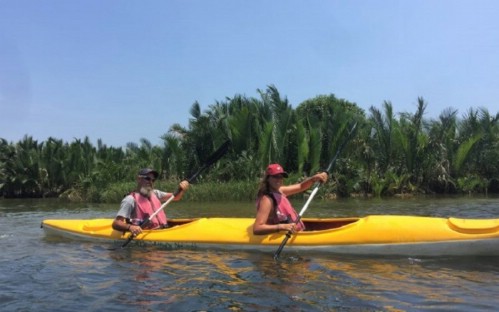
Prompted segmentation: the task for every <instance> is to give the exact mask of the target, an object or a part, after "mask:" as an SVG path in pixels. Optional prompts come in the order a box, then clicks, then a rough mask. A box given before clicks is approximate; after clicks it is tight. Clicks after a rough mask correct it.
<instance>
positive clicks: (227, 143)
mask: <svg viewBox="0 0 499 312" xmlns="http://www.w3.org/2000/svg"><path fill="white" fill-rule="evenodd" d="M230 145H231V141H230V140H227V141H225V143H224V144H222V146H220V147H219V148H218V149H217V150H216V151H215V152H214V153H213V154H211V155H210V157H208V159H207V160H206V161H205V163H204V165H203V166H202V167H201V168H199V170H198V171H197V172H196V173H194V174H193V175H192V176H190V177H189V178H188V179H187V181H189V183H191V182H193V181H194V180H196V178H197V177H198V175H199V174H200V173H201V172H202V171H203V170H205V169H206V168H208V167H209V166H211V165H212V164H214V163H215V162H217V161H218V160H219V159H220V158H222V156H223V155H225V154H226V153H227V151H228V150H229V148H230Z"/></svg>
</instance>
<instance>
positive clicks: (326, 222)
mask: <svg viewBox="0 0 499 312" xmlns="http://www.w3.org/2000/svg"><path fill="white" fill-rule="evenodd" d="M302 221H303V223H304V224H305V232H308V231H324V230H333V229H338V228H341V227H344V226H345V225H349V224H352V223H355V222H357V221H359V218H341V219H302Z"/></svg>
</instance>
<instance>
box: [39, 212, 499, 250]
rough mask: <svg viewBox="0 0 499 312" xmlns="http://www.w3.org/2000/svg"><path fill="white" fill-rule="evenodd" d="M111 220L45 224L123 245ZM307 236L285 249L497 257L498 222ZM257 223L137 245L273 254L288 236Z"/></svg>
mask: <svg viewBox="0 0 499 312" xmlns="http://www.w3.org/2000/svg"><path fill="white" fill-rule="evenodd" d="M112 221H113V220H112V219H93V220H44V221H43V223H42V227H43V228H44V230H45V231H46V232H47V233H48V234H57V235H62V236H66V237H72V238H83V239H87V240H111V241H121V240H126V239H127V238H128V237H129V233H123V232H119V231H115V230H113V229H112V228H111V224H112ZM303 221H304V223H305V226H306V230H305V231H302V232H299V233H296V234H294V235H292V236H291V238H290V239H289V240H288V243H287V245H286V249H306V250H317V251H325V252H333V253H343V254H366V255H372V254H378V255H390V254H404V255H499V219H483V220H480V219H458V218H447V219H446V218H433V217H416V216H386V215H385V216H376V215H373V216H367V217H359V218H330V219H312V218H304V219H303ZM253 222H254V219H253V218H197V219H170V220H169V225H170V227H169V228H166V229H161V230H145V231H144V232H143V233H142V234H140V235H138V236H137V237H136V238H135V239H134V241H136V242H142V243H152V244H165V245H175V246H190V247H196V248H198V247H200V248H201V247H209V248H224V249H257V250H275V249H276V247H278V246H279V245H280V244H281V242H282V240H283V239H284V237H285V234H286V233H285V232H280V233H273V234H269V235H253V232H252V225H253Z"/></svg>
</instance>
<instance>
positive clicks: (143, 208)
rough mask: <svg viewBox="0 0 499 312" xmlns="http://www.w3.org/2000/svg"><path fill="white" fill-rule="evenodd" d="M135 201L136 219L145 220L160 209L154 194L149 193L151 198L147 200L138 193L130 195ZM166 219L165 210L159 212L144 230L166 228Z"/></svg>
mask: <svg viewBox="0 0 499 312" xmlns="http://www.w3.org/2000/svg"><path fill="white" fill-rule="evenodd" d="M131 195H132V196H133V198H134V199H135V204H136V207H135V215H136V218H137V219H140V220H143V221H145V220H147V219H148V218H149V216H151V215H152V214H153V213H154V212H156V210H158V209H159V207H161V202H160V201H159V199H158V196H156V194H155V193H154V192H151V198H147V197H145V196H143V195H141V194H139V193H132V194H131ZM166 224H167V219H166V214H165V210H161V211H160V212H158V214H157V215H156V216H155V217H154V218H153V219H152V220H151V221H150V222H149V223H148V224H147V225H146V226H145V228H146V229H156V228H159V227H163V226H166Z"/></svg>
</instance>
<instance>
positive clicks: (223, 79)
mask: <svg viewBox="0 0 499 312" xmlns="http://www.w3.org/2000/svg"><path fill="white" fill-rule="evenodd" d="M497 16H499V1H495V0H490V1H485V0H469V1H462V0H439V1H433V0H431V1H430V0H428V1H425V0H413V1H405V0H401V1H395V0H383V1H375V0H348V1H347V0H344V1H337V0H310V1H298V0H252V1H242V0H216V1H215V0H175V1H171V0H141V1H139V0H134V1H131V0H119V1H118V0H107V1H101V0H68V1H65V0H0V138H4V139H6V140H7V141H9V142H17V141H19V140H21V139H22V138H23V137H24V136H25V135H28V136H31V137H33V138H34V139H35V140H39V141H40V142H41V141H45V140H47V139H48V138H49V137H54V138H56V139H62V140H64V141H65V142H72V141H74V140H75V139H83V138H85V137H87V136H88V137H89V139H90V140H91V142H93V143H94V144H95V143H96V142H97V139H101V140H102V142H103V143H104V144H106V145H108V146H115V147H120V146H125V145H126V144H127V143H140V140H141V139H147V140H149V141H150V142H151V143H152V144H161V142H162V141H161V136H162V135H163V134H165V133H167V132H168V130H169V129H170V127H171V126H172V125H173V124H175V123H178V124H180V125H182V126H187V125H188V122H189V118H191V116H190V113H189V111H190V108H191V107H192V105H193V103H194V102H196V101H197V102H198V103H199V104H200V106H201V110H202V111H206V110H208V109H209V106H210V105H212V104H215V103H216V102H217V101H218V102H220V101H224V100H225V99H226V98H228V97H229V98H231V97H233V96H235V95H243V96H246V97H255V98H259V94H258V91H257V90H258V89H260V90H265V89H266V88H267V87H268V86H269V85H274V86H275V87H276V88H277V90H278V91H279V93H280V95H281V97H282V98H286V99H287V100H288V101H289V103H290V104H291V106H292V107H294V108H296V107H297V106H298V105H299V104H300V103H301V102H303V101H305V100H307V99H311V98H314V97H316V96H318V95H329V94H334V95H335V96H336V97H337V98H340V99H345V100H347V101H349V102H352V103H355V104H357V105H358V106H359V107H360V108H362V109H364V110H365V111H366V114H367V115H369V108H370V107H376V108H378V109H382V105H383V102H384V101H389V102H391V103H392V105H393V108H394V111H395V112H396V113H402V112H409V113H414V112H415V111H416V107H417V101H418V98H419V97H422V98H423V99H424V100H425V101H426V103H427V109H426V115H425V118H428V119H432V118H434V119H436V118H438V116H439V114H440V113H442V112H443V111H444V110H445V109H447V108H452V109H456V110H458V116H460V117H461V116H464V115H465V114H466V113H467V112H468V111H469V109H470V108H473V109H478V108H485V109H487V110H488V111H489V112H490V113H491V114H493V115H495V114H497V113H498V107H499V19H498V18H497Z"/></svg>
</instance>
